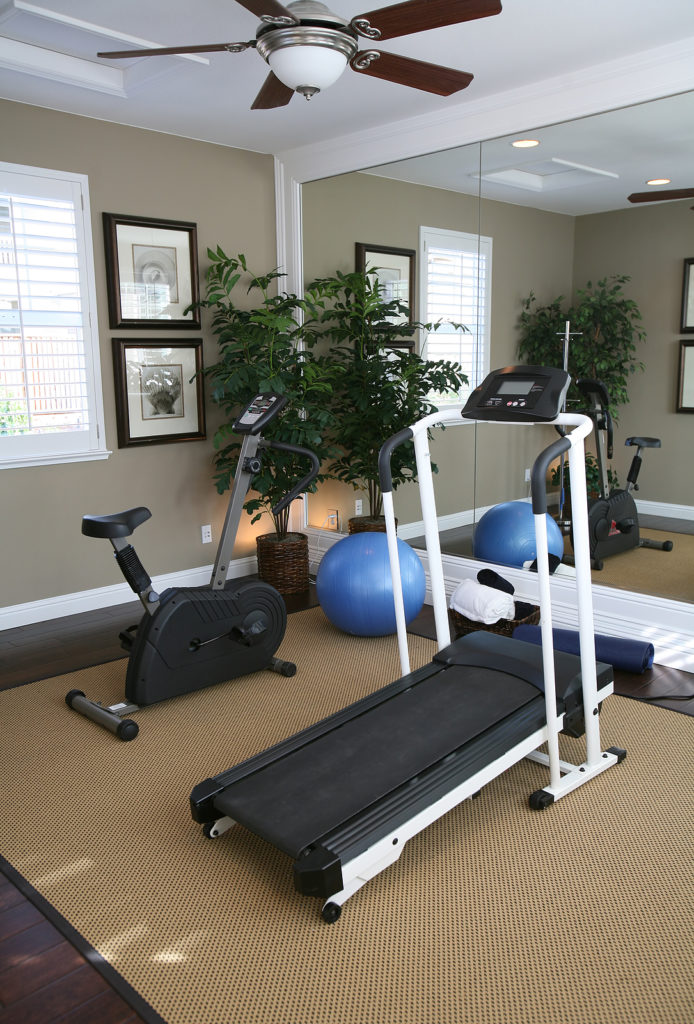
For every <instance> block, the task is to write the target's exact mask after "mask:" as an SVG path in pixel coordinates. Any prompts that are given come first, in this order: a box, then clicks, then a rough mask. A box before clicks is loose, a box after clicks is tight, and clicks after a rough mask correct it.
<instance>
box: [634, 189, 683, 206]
mask: <svg viewBox="0 0 694 1024" xmlns="http://www.w3.org/2000/svg"><path fill="white" fill-rule="evenodd" d="M692 198H694V188H671V189H669V190H668V191H666V192H632V193H631V195H630V196H627V199H628V200H629V202H630V203H658V202H665V200H667V199H692Z"/></svg>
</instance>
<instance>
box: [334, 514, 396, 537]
mask: <svg viewBox="0 0 694 1024" xmlns="http://www.w3.org/2000/svg"><path fill="white" fill-rule="evenodd" d="M395 525H396V526H397V525H398V521H397V519H396V520H395ZM347 532H348V533H385V532H386V517H385V516H353V517H352V518H351V519H348V520H347Z"/></svg>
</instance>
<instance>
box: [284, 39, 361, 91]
mask: <svg viewBox="0 0 694 1024" xmlns="http://www.w3.org/2000/svg"><path fill="white" fill-rule="evenodd" d="M267 62H268V64H269V65H270V67H271V68H272V70H273V72H274V73H275V75H276V76H277V78H279V80H280V82H284V84H285V85H286V86H288V87H289V88H290V89H295V90H296V89H298V88H299V87H300V86H308V87H309V88H311V89H317V90H320V89H327V88H328V86H330V85H333V83H334V82H336V81H337V80H338V78H339V77H340V75H341V74H342V72H343V71H344V70H345V68H346V67H347V57H346V55H345V54H344V53H340V52H339V50H333V49H329V48H328V47H327V46H283V47H280V48H279V49H277V50H273V52H272V53H270V54H269V55H268V57H267Z"/></svg>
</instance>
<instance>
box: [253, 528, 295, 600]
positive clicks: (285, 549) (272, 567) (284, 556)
mask: <svg viewBox="0 0 694 1024" xmlns="http://www.w3.org/2000/svg"><path fill="white" fill-rule="evenodd" d="M255 543H256V550H257V553H258V575H259V576H260V578H261V580H264V581H265V583H269V584H270V586H272V587H274V588H275V590H278V591H279V592H280V594H301V593H303V592H304V591H305V590H308V537H307V536H306V534H305V533H288V534H287V536H286V537H285V538H283V539H280V538H279V537H278V536H277V534H276V533H263V534H261V535H260V536H259V537H256V540H255Z"/></svg>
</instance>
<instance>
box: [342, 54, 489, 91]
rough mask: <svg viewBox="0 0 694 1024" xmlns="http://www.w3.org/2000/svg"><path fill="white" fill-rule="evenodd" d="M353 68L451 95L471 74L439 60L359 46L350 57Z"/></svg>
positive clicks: (364, 72)
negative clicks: (360, 48) (355, 53)
mask: <svg viewBox="0 0 694 1024" xmlns="http://www.w3.org/2000/svg"><path fill="white" fill-rule="evenodd" d="M351 66H352V69H353V70H354V71H358V72H360V74H362V75H371V76H372V77H373V78H382V79H383V80H384V81H386V82H396V83H397V84H398V85H408V86H409V87H410V88H411V89H422V90H423V91H424V92H433V93H436V95H437V96H450V95H451V94H452V93H454V92H460V90H461V89H465V88H467V86H468V85H469V84H470V82H471V81H472V79H473V76H472V75H471V74H469V73H468V72H467V71H456V70H455V69H454V68H443V67H440V66H439V65H438V64H429V63H428V62H427V61H423V60H414V59H413V58H412V57H400V56H398V54H396V53H384V52H383V51H379V50H362V51H360V52H359V53H358V54H357V55H356V57H354V59H353V60H352V65H351Z"/></svg>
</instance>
